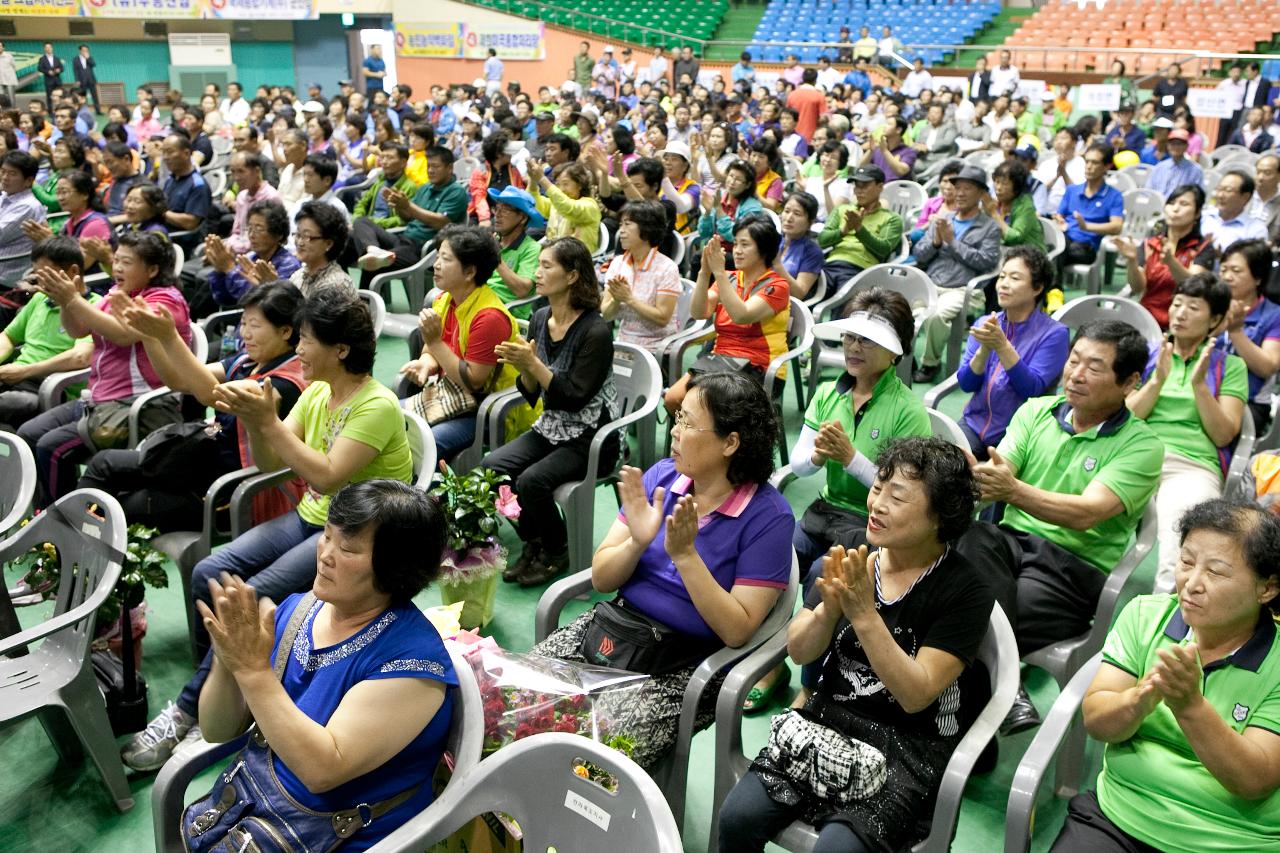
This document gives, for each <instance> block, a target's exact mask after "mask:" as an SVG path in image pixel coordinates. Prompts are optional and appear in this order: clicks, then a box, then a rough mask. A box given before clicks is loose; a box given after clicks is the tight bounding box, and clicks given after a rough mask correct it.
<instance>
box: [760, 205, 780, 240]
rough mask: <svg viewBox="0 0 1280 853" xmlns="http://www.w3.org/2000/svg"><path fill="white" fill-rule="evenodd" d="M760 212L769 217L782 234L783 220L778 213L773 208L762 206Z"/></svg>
mask: <svg viewBox="0 0 1280 853" xmlns="http://www.w3.org/2000/svg"><path fill="white" fill-rule="evenodd" d="M760 212H761V213H763V214H764V215H765V216H767V217H769V221H770V222H772V223H773V227H774V228H776V229H777V231H778V233H779V234H781V233H782V220H781V219H779V218H778V214H776V213H774V212H773V211H772V210H770V209H769V208H767V207H762V208H760Z"/></svg>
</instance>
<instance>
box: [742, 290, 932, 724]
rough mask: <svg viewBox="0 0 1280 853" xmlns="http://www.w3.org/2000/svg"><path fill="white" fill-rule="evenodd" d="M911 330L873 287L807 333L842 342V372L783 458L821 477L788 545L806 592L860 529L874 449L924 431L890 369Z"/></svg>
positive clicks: (915, 406)
mask: <svg viewBox="0 0 1280 853" xmlns="http://www.w3.org/2000/svg"><path fill="white" fill-rule="evenodd" d="M915 331H916V327H915V319H914V317H912V314H911V305H910V303H908V302H907V300H906V299H905V298H904V297H903V296H902V294H900V293H895V292H894V291H892V290H885V289H883V288H879V287H873V288H870V289H868V290H864V291H861V292H860V293H858V294H857V295H855V296H854V297H853V300H852V301H851V302H850V303H849V310H848V312H847V314H846V316H845V317H844V319H842V320H835V321H831V322H827V323H820V324H819V325H818V326H816V327H815V328H814V333H815V334H816V335H818V336H819V337H823V338H826V339H830V340H839V341H841V342H842V343H843V345H844V369H845V372H844V373H843V374H842V375H841V376H840V377H839V378H838V379H834V380H832V381H830V382H826V383H823V384H822V385H820V386H819V387H818V390H817V391H816V392H815V393H814V395H813V399H812V400H811V401H810V402H809V408H808V410H807V411H806V412H805V415H804V428H803V429H802V430H801V432H800V438H799V440H797V441H796V444H795V447H794V448H793V449H792V451H791V460H790V461H791V473H792V474H795V475H796V476H797V477H809V476H812V475H814V474H817V473H818V472H819V471H821V472H823V476H824V477H825V478H826V484H825V485H824V486H823V487H822V493H821V495H820V496H819V497H818V499H817V500H815V501H814V502H813V503H811V504H810V505H809V508H808V509H806V510H805V512H804V517H803V518H802V519H801V520H800V523H799V524H798V525H796V529H795V534H794V536H793V539H792V543H793V544H794V545H795V549H796V557H797V559H798V560H799V561H800V567H801V571H802V572H804V580H805V588H806V589H808V588H809V587H810V586H811V585H812V581H813V580H814V579H815V578H816V577H817V576H818V575H819V574H821V571H822V569H821V561H822V557H823V556H824V555H825V554H826V553H827V551H828V549H830V548H831V546H832V545H835V544H842V545H849V544H850V542H851V541H852V538H853V537H855V536H858V535H860V534H861V532H862V531H863V530H864V529H865V528H866V526H867V493H868V491H869V490H870V489H871V484H872V482H873V481H874V480H875V478H876V465H875V462H876V457H878V456H879V455H880V449H881V448H882V447H883V446H884V445H885V444H886V443H887V442H888V441H889V440H890V439H894V438H907V437H910V436H928V435H930V434H931V432H932V430H931V428H930V424H929V416H928V414H927V413H926V412H925V410H924V406H923V405H922V404H921V402H920V401H919V399H917V398H916V397H915V395H913V394H912V393H911V389H909V388H908V387H907V386H906V385H904V384H903V383H902V380H901V379H899V378H898V373H897V371H896V370H895V369H894V365H896V364H897V363H898V361H899V360H900V359H902V358H903V353H909V352H910V351H911V342H912V341H914V340H915ZM815 569H816V571H815ZM785 672H786V670H785V665H784V666H779V667H778V669H776V670H774V671H773V672H771V673H770V674H769V675H766V676H765V677H764V678H763V679H762V680H761V681H760V683H759V684H757V685H756V686H755V688H753V689H752V691H751V692H750V693H749V694H748V695H747V701H746V703H745V704H744V706H743V707H744V709H745V710H747V711H757V710H762V709H763V708H764V707H765V706H767V705H768V700H769V697H770V696H771V695H772V694H773V692H774V691H775V690H777V689H778V685H779V684H782V683H785V682H786V679H785V678H783V677H782V676H783V674H784V673H785ZM818 672H819V669H818V667H817V666H816V665H810V666H806V667H805V669H804V671H803V673H802V677H801V684H802V685H803V687H804V688H805V689H803V690H802V691H801V698H806V697H807V695H808V690H809V689H811V688H812V687H813V685H814V683H815V682H816V681H817V676H818ZM797 701H799V700H797Z"/></svg>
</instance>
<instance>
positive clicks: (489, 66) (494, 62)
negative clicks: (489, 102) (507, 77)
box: [484, 48, 503, 95]
mask: <svg viewBox="0 0 1280 853" xmlns="http://www.w3.org/2000/svg"><path fill="white" fill-rule="evenodd" d="M502 71H503V66H502V60H501V59H499V58H498V51H496V50H494V49H493V48H489V58H488V59H486V60H485V61H484V91H485V94H488V95H492V94H493V93H494V92H499V91H501V90H502Z"/></svg>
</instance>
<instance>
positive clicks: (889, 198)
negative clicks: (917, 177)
mask: <svg viewBox="0 0 1280 853" xmlns="http://www.w3.org/2000/svg"><path fill="white" fill-rule="evenodd" d="M928 200H929V195H928V193H926V192H925V189H924V187H922V186H921V185H920V184H918V183H916V182H915V181H890V182H889V183H887V184H885V185H884V191H883V192H882V193H881V194H880V203H881V204H883V205H884V206H885V207H887V208H889V209H890V210H892V211H893V212H894V213H896V214H898V215H899V216H901V217H902V218H903V219H907V217H908V215H910V214H911V213H912V212H913V211H914V212H915V216H912V217H911V219H910V220H909V221H911V222H914V221H915V218H916V217H917V216H919V215H920V213H919V211H920V209H921V208H922V207H924V205H925V202H927V201H928Z"/></svg>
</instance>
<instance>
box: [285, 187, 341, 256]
mask: <svg viewBox="0 0 1280 853" xmlns="http://www.w3.org/2000/svg"><path fill="white" fill-rule="evenodd" d="M304 219H310V220H311V221H312V222H314V223H315V224H316V227H317V228H319V229H320V239H321V240H329V241H330V242H331V245H330V246H329V251H327V252H325V253H324V256H325V258H326V259H328V260H330V261H335V260H337V259H338V256H339V255H341V254H342V252H343V250H344V249H345V248H346V246H347V235H348V234H349V233H350V227H349V226H348V225H347V218H346V217H345V216H343V215H342V214H341V213H340V212H338V211H337V210H336V209H335V208H334V207H333V205H331V204H329V203H327V202H323V201H308V202H306V203H304V204H303V205H302V207H301V208H299V209H298V212H297V214H296V215H295V216H294V217H293V221H294V222H301V221H302V220H304Z"/></svg>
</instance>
